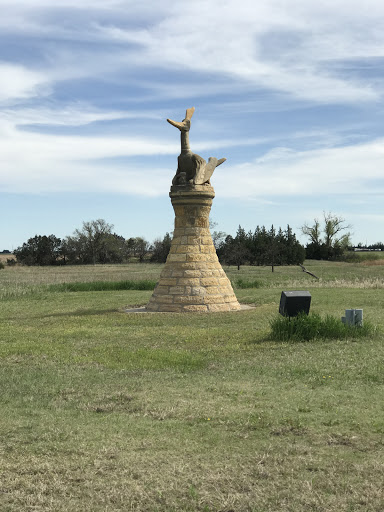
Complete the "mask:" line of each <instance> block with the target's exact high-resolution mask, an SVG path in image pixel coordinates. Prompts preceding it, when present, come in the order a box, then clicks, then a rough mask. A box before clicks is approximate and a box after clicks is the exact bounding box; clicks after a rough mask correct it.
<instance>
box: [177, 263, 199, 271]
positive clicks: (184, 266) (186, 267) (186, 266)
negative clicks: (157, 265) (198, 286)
mask: <svg viewBox="0 0 384 512" xmlns="http://www.w3.org/2000/svg"><path fill="white" fill-rule="evenodd" d="M180 268H182V269H183V270H195V269H196V263H195V262H192V261H186V262H185V263H183V264H182V266H181V267H180Z"/></svg>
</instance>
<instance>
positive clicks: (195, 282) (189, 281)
mask: <svg viewBox="0 0 384 512" xmlns="http://www.w3.org/2000/svg"><path fill="white" fill-rule="evenodd" d="M177 284H178V286H180V285H184V286H199V285H200V279H199V278H198V277H180V278H179V279H178V281H177Z"/></svg>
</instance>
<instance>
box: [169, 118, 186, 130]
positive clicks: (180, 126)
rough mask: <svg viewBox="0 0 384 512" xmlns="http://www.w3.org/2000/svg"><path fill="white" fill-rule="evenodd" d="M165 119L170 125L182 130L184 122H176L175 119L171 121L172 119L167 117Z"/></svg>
mask: <svg viewBox="0 0 384 512" xmlns="http://www.w3.org/2000/svg"><path fill="white" fill-rule="evenodd" d="M167 121H168V123H169V124H171V125H172V126H176V128H178V129H179V130H182V129H183V128H185V125H184V123H178V122H177V121H172V119H167Z"/></svg>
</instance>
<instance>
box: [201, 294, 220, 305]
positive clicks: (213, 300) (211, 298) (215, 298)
mask: <svg viewBox="0 0 384 512" xmlns="http://www.w3.org/2000/svg"><path fill="white" fill-rule="evenodd" d="M224 303H225V300H224V298H223V296H222V295H221V294H217V295H206V296H205V297H204V304H224Z"/></svg>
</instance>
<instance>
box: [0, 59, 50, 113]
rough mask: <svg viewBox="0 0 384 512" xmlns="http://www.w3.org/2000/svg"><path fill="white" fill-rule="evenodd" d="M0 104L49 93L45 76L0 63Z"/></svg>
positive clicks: (22, 67) (23, 67)
mask: <svg viewBox="0 0 384 512" xmlns="http://www.w3.org/2000/svg"><path fill="white" fill-rule="evenodd" d="M0 75H1V81H0V103H3V104H4V103H7V102H10V101H12V100H13V101H18V100H21V99H27V98H31V97H35V96H38V95H40V94H44V95H47V94H48V93H49V92H50V89H49V80H48V78H47V76H46V75H45V74H44V73H42V72H39V71H34V70H31V69H28V68H27V67H26V66H21V65H17V64H12V63H8V62H1V61H0Z"/></svg>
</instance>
